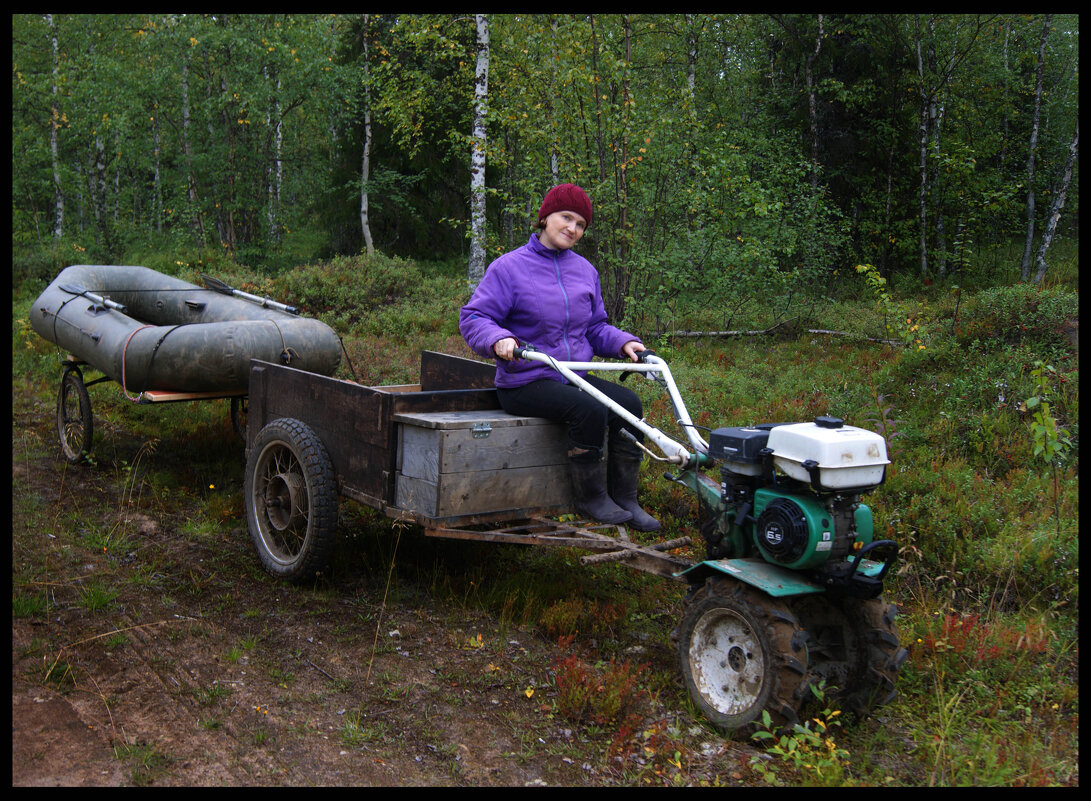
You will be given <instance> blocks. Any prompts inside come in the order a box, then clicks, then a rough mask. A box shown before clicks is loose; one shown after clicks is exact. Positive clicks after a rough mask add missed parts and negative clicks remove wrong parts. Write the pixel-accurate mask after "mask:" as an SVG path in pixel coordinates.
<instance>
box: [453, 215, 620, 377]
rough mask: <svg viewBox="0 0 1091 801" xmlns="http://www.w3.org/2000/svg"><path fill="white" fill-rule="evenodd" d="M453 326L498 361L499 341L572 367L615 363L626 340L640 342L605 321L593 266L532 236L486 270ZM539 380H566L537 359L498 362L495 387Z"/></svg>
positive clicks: (481, 352) (479, 351) (475, 348)
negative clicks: (596, 359)
mask: <svg viewBox="0 0 1091 801" xmlns="http://www.w3.org/2000/svg"><path fill="white" fill-rule="evenodd" d="M458 327H459V330H460V331H461V332H462V336H463V338H464V339H465V340H466V344H467V345H469V346H470V348H471V349H472V350H473V351H474V352H475V353H477V354H479V355H481V356H484V357H486V358H496V354H495V353H493V349H492V346H493V345H494V344H496V343H497V342H499V341H500V340H501V339H504V338H505V337H515V338H516V339H517V340H519V342H521V343H527V344H530V345H533V346H534V347H535V348H537V349H538V350H540V351H542V352H543V353H547V354H549V355H550V356H552V357H554V358H555V359H560V360H564V361H577V362H585V361H590V360H591V357H592V356H603V357H606V358H611V359H616V358H621V357H622V353H621V348H622V346H623V345H624V344H625V343H626V342H631V341H632V340H637V341H639V338H638V337H635V336H633V335H632V334H628V333H626V332H625V331H622V330H621V329H619V328H615V327H614V326H612V325H610V323H608V322H607V320H606V309H605V307H604V306H603V303H602V286H601V284H600V283H599V274H598V271H597V270H596V269H595V268H594V266H593V265H592V264H591V262H589V261H588V260H587V259H585V258H584V257H583V256H580V255H579V254H577V253H574V252H573V251H571V250H550V249H549V248H547V247H545V246H544V245H543V244H542V243H541V242H539V241H538V237H537V236H534V235H531V237H530V241H529V242H527V244H525V245H523V247H521V248H517V249H516V250H513V251H511V252H509V253H505V254H504V255H503V256H501V257H500V258H498V259H497V260H496V261H494V262H493V263H492V264H490V265H489V268H488V269H487V270H486V271H485V277H484V278H483V279H482V280H481V283H480V284H478V286H477V289H476V290H475V291H474V294H473V297H471V298H470V302H469V303H467V304H466V305H465V306H463V307H462V311H461V313H460V314H459V318H458ZM582 372H583V371H581V374H582ZM539 378H549V379H552V380H554V381H561V382H564V380H565V379H564V377H563V376H561V374H560V373H558V372H557V371H555V370H553V369H552V368H550V367H549V366H548V365H545V364H542V363H541V362H536V361H530V360H527V359H519V360H516V361H511V362H505V361H503V360H500V359H497V364H496V386H498V387H501V388H510V387H520V386H523V385H524V384H529V383H530V382H531V381H535V380H537V379H539Z"/></svg>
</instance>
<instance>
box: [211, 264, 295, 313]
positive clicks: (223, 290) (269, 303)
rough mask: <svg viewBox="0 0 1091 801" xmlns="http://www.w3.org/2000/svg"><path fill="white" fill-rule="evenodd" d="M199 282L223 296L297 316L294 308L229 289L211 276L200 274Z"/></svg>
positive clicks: (232, 288) (239, 290)
mask: <svg viewBox="0 0 1091 801" xmlns="http://www.w3.org/2000/svg"><path fill="white" fill-rule="evenodd" d="M200 276H201V280H202V281H204V282H205V286H207V287H208V288H209V289H211V290H214V291H216V292H219V293H221V294H224V295H234V296H235V297H236V298H242V299H243V300H248V301H250V302H251V303H256V304H258V305H259V306H261V307H262V308H271V309H279V310H280V311H284V312H288V314H299V309H297V308H296V307H295V306H288V305H286V304H284V303H277V302H276V301H275V300H270V299H269V298H263V297H259V296H258V295H251V294H250V293H249V292H243V291H242V290H241V289H235V288H234V287H230V286H228V285H227V284H225V283H224V282H223V281H221V280H220V279H219V278H213V277H212V276H211V275H205V274H204V273H200Z"/></svg>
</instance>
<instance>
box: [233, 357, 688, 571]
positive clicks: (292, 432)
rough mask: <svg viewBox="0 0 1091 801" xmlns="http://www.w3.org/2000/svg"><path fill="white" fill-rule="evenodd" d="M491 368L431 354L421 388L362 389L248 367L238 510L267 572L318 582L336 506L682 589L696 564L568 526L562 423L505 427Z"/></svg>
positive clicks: (583, 525) (620, 529) (515, 422)
mask: <svg viewBox="0 0 1091 801" xmlns="http://www.w3.org/2000/svg"><path fill="white" fill-rule="evenodd" d="M493 372H494V368H493V366H492V365H489V364H485V363H483V362H478V361H475V360H472V359H465V358H461V357H458V356H451V355H447V354H442V353H436V352H431V351H425V352H424V353H423V354H422V356H421V375H420V383H419V384H409V385H394V386H370V387H369V386H363V385H360V384H356V383H354V382H351V381H342V380H339V379H336V378H330V377H327V376H323V375H317V374H314V373H309V372H306V371H303V370H298V369H294V368H291V367H286V366H284V365H280V364H275V363H271V362H263V361H257V360H255V361H254V362H252V364H251V370H250V387H249V395H248V409H247V424H246V454H247V458H246V475H245V490H244V499H245V505H246V517H247V525H248V528H249V530H250V534H251V537H252V539H253V541H254V545H255V548H256V549H257V552H258V556H259V558H260V560H261V563H262V565H263V566H264V567H265V569H266V570H267V571H268V572H270V573H271V574H272V575H274V576H276V577H278V578H282V579H286V580H289V581H294V582H306V581H310V580H312V579H313V578H314V577H315V575H316V574H317V573H320V572H321V571H322V570H323V569H324V568H325V566H326V564H327V563H328V561H329V559H330V557H331V555H332V552H333V547H334V539H335V535H336V526H337V509H338V504H339V502H340V499H341V498H347V499H350V500H353V501H356V502H359V503H361V504H364V505H366V506H369V507H372V508H374V509H376V510H378V511H380V512H382V513H383V514H385V515H386V516H388V517H390V518H392V519H395V520H399V521H405V522H411V523H414V524H417V525H420V526H421V527H422V528H423V530H424V533H425V535H426V536H429V537H440V538H447V539H458V540H477V541H484V542H503V543H511V544H520V545H548V546H554V547H573V548H579V549H582V550H586V551H589V552H591V553H590V554H588V555H586V556H584V557H582V558H581V562H582V563H583V564H595V563H600V562H604V561H623V562H625V563H626V564H628V565H630V566H632V567H634V568H636V569H638V570H643V571H646V572H650V573H654V574H656V575H659V576H663V577H667V578H672V579H677V580H682V579H681V578H680V574H681V573H682V571H684V570H686V569H687V568H689V567H691V564H692V563H691V562H689V561H688V560H685V559H683V558H681V557H678V556H675V555H672V554H671V553H670V552H671V551H672V550H674V549H677V548H680V547H682V546H684V545H688V544H690V539H689V538H688V537H682V538H677V539H673V540H669V541H666V542H660V543H656V544H653V545H640V544H637V543H634V542H632V541H631V540H630V538H629V536H628V533H627V531H626V529H625V527H624V526H608V525H601V524H598V523H595V522H593V521H580V520H573V519H572V518H573V512H574V507H573V501H572V490H571V484H570V481H569V477H568V464H567V457H566V445H565V442H566V438H565V431H564V427H563V426H562V425H561V424H560V423H556V422H552V421H548V420H543V419H541V418H533V417H519V416H515V415H509V414H507V413H506V412H504V411H503V410H502V409H501V408H500V404H499V401H498V400H497V396H496V390H495V389H494V388H493V386H492V381H493Z"/></svg>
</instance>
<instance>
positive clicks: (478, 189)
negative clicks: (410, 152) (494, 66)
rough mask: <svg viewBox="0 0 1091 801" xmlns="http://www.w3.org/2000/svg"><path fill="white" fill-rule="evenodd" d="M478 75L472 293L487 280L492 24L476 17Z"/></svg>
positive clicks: (472, 170) (472, 182)
mask: <svg viewBox="0 0 1091 801" xmlns="http://www.w3.org/2000/svg"><path fill="white" fill-rule="evenodd" d="M474 18H475V21H476V23H477V71H476V74H475V77H474V125H473V137H472V138H473V154H472V156H471V159H472V161H471V166H470V268H469V283H470V288H471V290H472V289H473V288H475V287H476V286H477V285H478V284H479V283H481V279H482V278H484V277H485V145H486V134H485V115H486V113H487V111H488V97H489V21H488V18H487V17H486V16H485V15H484V14H476V15H475V17H474Z"/></svg>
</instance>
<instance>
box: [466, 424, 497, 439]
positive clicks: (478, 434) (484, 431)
mask: <svg viewBox="0 0 1091 801" xmlns="http://www.w3.org/2000/svg"><path fill="white" fill-rule="evenodd" d="M470 431H471V435H472V436H473V438H474V439H485V437H487V436H489V434H491V433H492V426H491V425H489V424H488V423H474V427H473V428H472V429H471V430H470Z"/></svg>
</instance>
